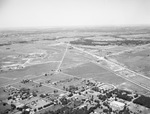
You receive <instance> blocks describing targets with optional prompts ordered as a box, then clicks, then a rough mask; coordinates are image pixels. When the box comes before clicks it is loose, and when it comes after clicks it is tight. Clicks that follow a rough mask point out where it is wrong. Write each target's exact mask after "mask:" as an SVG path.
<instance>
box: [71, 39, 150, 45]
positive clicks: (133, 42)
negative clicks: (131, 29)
mask: <svg viewBox="0 0 150 114" xmlns="http://www.w3.org/2000/svg"><path fill="white" fill-rule="evenodd" d="M70 43H71V44H82V45H93V46H95V45H102V46H105V45H142V44H148V43H150V41H149V40H119V41H118V40H112V41H94V40H91V39H80V40H75V41H71V42H70Z"/></svg>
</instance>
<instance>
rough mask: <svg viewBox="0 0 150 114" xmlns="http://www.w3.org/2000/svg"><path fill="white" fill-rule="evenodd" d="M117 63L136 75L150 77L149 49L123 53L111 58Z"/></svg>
mask: <svg viewBox="0 0 150 114" xmlns="http://www.w3.org/2000/svg"><path fill="white" fill-rule="evenodd" d="M112 58H114V59H116V60H117V61H118V62H120V63H122V64H124V65H125V66H127V67H128V68H129V69H131V70H134V71H136V72H138V73H141V74H144V75H146V76H147V77H150V72H149V69H150V63H149V62H148V61H149V60H150V49H149V48H148V49H145V50H142V51H137V52H136V51H135V52H134V51H131V52H125V53H123V54H120V55H117V56H112Z"/></svg>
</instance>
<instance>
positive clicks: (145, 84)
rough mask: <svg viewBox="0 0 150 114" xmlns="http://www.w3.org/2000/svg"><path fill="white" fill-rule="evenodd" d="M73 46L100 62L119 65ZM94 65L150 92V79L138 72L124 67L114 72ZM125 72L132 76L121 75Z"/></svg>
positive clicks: (108, 68)
mask: <svg viewBox="0 0 150 114" xmlns="http://www.w3.org/2000/svg"><path fill="white" fill-rule="evenodd" d="M71 46H72V47H73V48H74V49H77V50H79V51H82V52H84V53H87V54H89V55H91V56H93V57H95V58H97V59H99V60H102V61H105V62H106V63H108V64H114V65H119V64H116V63H114V62H112V61H109V60H107V59H105V58H104V57H99V56H97V55H94V54H92V53H90V52H87V51H85V50H83V49H81V48H78V47H75V46H73V45H71ZM94 63H95V64H98V65H100V66H101V67H103V68H105V69H107V70H109V71H111V72H112V73H114V74H116V75H117V76H119V77H121V78H123V79H125V80H127V81H130V82H132V83H134V84H136V85H138V86H140V87H142V88H144V89H146V90H148V91H150V86H149V85H150V78H148V77H146V76H144V75H141V74H139V73H136V72H134V71H132V70H130V69H128V68H125V67H124V68H123V66H120V69H122V68H123V69H122V70H118V71H117V70H116V71H114V70H112V69H111V68H110V67H105V66H103V65H101V64H99V63H97V62H94ZM124 70H125V71H128V72H129V73H130V75H125V74H120V73H121V72H124Z"/></svg>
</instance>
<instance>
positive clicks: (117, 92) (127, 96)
mask: <svg viewBox="0 0 150 114" xmlns="http://www.w3.org/2000/svg"><path fill="white" fill-rule="evenodd" d="M110 93H111V94H115V95H116V96H117V97H118V98H120V99H123V100H126V101H131V100H132V99H133V97H132V96H130V95H132V93H131V92H129V91H126V90H119V89H115V90H113V91H111V92H110Z"/></svg>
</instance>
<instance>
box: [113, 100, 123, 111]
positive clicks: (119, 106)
mask: <svg viewBox="0 0 150 114" xmlns="http://www.w3.org/2000/svg"><path fill="white" fill-rule="evenodd" d="M124 106H125V104H124V103H122V102H119V101H112V102H111V103H110V107H111V108H112V110H123V109H124Z"/></svg>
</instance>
